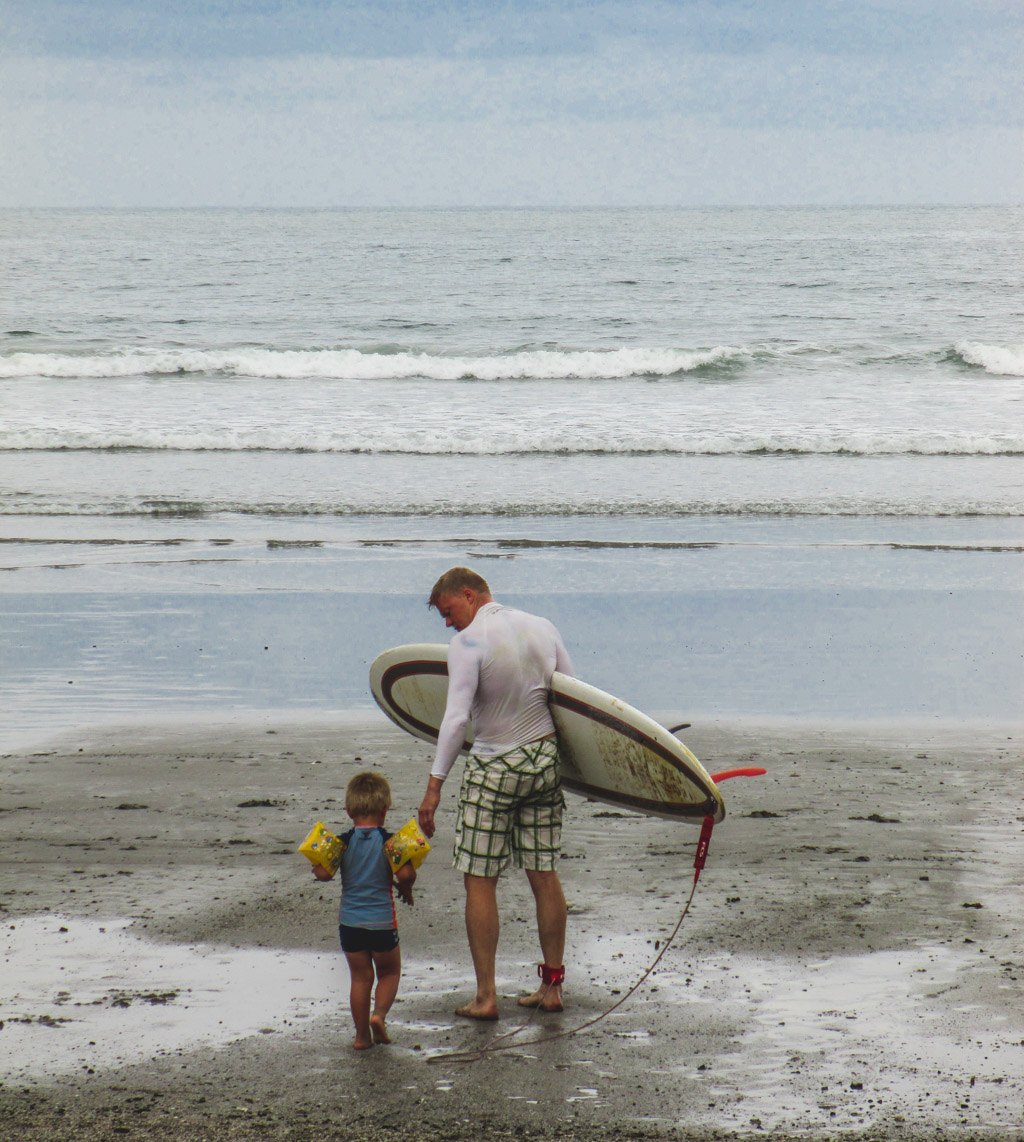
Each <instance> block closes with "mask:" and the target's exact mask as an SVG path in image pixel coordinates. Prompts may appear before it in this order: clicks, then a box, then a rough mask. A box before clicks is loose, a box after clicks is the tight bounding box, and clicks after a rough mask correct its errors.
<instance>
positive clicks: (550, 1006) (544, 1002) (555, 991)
mask: <svg viewBox="0 0 1024 1142" xmlns="http://www.w3.org/2000/svg"><path fill="white" fill-rule="evenodd" d="M516 1003H518V1004H519V1006H520V1007H539V1008H540V1009H541V1011H564V1010H565V1009H564V1007H563V1006H562V989H561V988H560V987H558V986H556V985H554V984H552V985H550V986H547V987H539V988H537V990H536V991H535V992H533V993H532V994H530V995H521V996H520V997H519V998H518V999H517V1000H516Z"/></svg>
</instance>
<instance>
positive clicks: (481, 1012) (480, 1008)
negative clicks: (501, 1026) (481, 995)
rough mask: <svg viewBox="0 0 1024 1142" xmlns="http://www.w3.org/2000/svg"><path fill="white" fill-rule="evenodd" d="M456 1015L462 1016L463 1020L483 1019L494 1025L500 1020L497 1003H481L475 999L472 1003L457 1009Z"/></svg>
mask: <svg viewBox="0 0 1024 1142" xmlns="http://www.w3.org/2000/svg"><path fill="white" fill-rule="evenodd" d="M455 1014H456V1015H461V1016H462V1018H463V1019H481V1020H484V1021H485V1022H488V1023H493V1022H494V1020H495V1019H497V1018H498V1004H497V1003H496V1002H492V1003H479V1002H477V1000H475V999H474V1000H472V1001H471V1002H470V1003H464V1004H463V1005H462V1006H461V1007H456V1008H455Z"/></svg>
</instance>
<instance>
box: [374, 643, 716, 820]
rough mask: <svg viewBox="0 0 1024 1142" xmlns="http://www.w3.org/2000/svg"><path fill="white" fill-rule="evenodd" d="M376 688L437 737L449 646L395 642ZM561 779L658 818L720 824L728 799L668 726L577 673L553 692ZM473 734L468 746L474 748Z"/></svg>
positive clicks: (397, 713)
mask: <svg viewBox="0 0 1024 1142" xmlns="http://www.w3.org/2000/svg"><path fill="white" fill-rule="evenodd" d="M370 690H371V692H372V693H373V697H374V699H375V700H376V702H377V704H378V705H379V706H380V708H381V709H382V710H383V711H384V713H385V714H387V716H388V717H389V718H390V719H391V720H392V721H393V722H394V723H395V725H397V726H399V727H401V728H402V729H403V730H405V731H406V733H409V734H412V735H413V737H417V738H420V739H421V740H423V741H427V742H436V741H437V733H438V729H439V727H440V725H441V721H442V719H443V718H444V708H445V702H446V700H447V697H448V647H447V646H446V645H444V644H441V643H419V644H415V645H410V646H396V647H393V648H392V649H391V650H385V651H384V652H383V653H382V654H379V655H378V656H377V658H376V659H375V660H374V662H373V664H372V665H371V667H370ZM548 701H549V704H550V706H551V715H552V718H553V719H554V723H555V729H556V731H557V733H558V753H559V758H560V766H561V778H562V784H563V786H564V787H565V788H566V789H569V790H571V791H572V792H573V793H578V794H580V795H581V796H584V797H590V798H593V799H594V800H597V801H603V802H606V803H608V804H611V805H619V806H622V807H624V808H628V809H633V810H636V811H637V812H641V813H646V814H649V815H651V816H656V817H667V818H671V819H673V820H689V821H695V822H697V823H700V822H702V821H703V820H704V818H705V817H709V816H710V817H713V818H714V820H715V821H716V822H717V821H721V820H722V818H723V817H724V816H725V803H724V802H723V800H722V795H721V793H720V792H719V790H718V787H717V785H716V784H715V782H714V781H713V780H712V779H711V776H710V775H709V774H708V772H707V770H705V768H704V767H703V766H702V765H701V763H700V762H699V761H698V760H697V758H696V757H694V755H693V754H692V753H691V752H690V751H689V750H688V749H687V748H686V746H685V745H683V743H682V742H681V741H680V740H679V739H678V738H677V737H675V736H674V735H673V734H671V733H670V732H669V731H668V730H667V729H666V728H665V727H664V726H662V725H660V724H659V723H658V722H656V721H655V720H654V719H653V718H650V717H648V716H647V715H646V714H644V713H642V712H641V711H640V710H637V709H634V708H633V707H632V706H629V705H627V704H626V703H625V702H622V701H620V700H619V699H618V698H614V697H613V696H612V695H611V694H606V693H605V692H604V691H603V690H599V689H598V688H597V687H596V686H590V685H588V684H587V683H586V682H581V681H580V680H579V679H577V678H570V677H568V675H565V674H561V673H559V672H557V671H556V672H555V673H554V674H553V675H552V677H551V687H550V690H549V692H548ZM471 746H472V736H471V735H469V736H467V740H466V741H465V742H464V743H463V749H462V752H463V753H467V752H469V750H470V748H471Z"/></svg>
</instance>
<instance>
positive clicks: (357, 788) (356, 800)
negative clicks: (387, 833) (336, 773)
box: [345, 770, 391, 817]
mask: <svg viewBox="0 0 1024 1142" xmlns="http://www.w3.org/2000/svg"><path fill="white" fill-rule="evenodd" d="M390 808H391V786H390V785H388V781H387V778H386V777H382V776H381V774H379V773H373V772H372V771H370V770H366V771H365V772H363V773H357V774H356V775H355V777H353V778H352V780H351V781H350V782H349V783H348V787H347V788H346V790H345V812H346V813H348V814H349V816H350V817H383V816H384V815H385V814H386V813H387V811H388V810H389V809H390Z"/></svg>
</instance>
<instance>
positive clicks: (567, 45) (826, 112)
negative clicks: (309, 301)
mask: <svg viewBox="0 0 1024 1142" xmlns="http://www.w3.org/2000/svg"><path fill="white" fill-rule="evenodd" d="M932 202H938V203H946V202H948V203H969V202H980V203H987V202H991V203H1007V202H1015V203H1020V202H1024V3H1022V2H1021V0H624V2H620V0H614V2H611V3H601V2H600V0H596V2H580V0H507V2H506V0H450V2H448V3H437V2H435V0H367V2H365V3H364V2H360V0H273V2H272V0H234V2H232V0H0V206H33V205H40V206H78V205H101V206H201V205H215V206H216V205H223V206H233V205H243V206H248V205H252V206H434V205H439V206H447V205H467V206H476V205H514V206H530V205H632V204H640V205H647V204H650V205H704V204H747V203H753V204H760V203H764V204H791V203H825V204H828V203H851V204H860V203H932Z"/></svg>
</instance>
